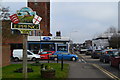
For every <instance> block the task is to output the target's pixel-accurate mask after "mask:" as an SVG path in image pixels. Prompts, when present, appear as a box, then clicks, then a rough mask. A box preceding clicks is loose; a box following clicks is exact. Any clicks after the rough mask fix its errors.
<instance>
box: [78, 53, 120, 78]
mask: <svg viewBox="0 0 120 80" xmlns="http://www.w3.org/2000/svg"><path fill="white" fill-rule="evenodd" d="M77 54H78V56H79V58H81V59H83V60H84V62H85V63H86V64H91V65H93V66H94V67H96V68H97V69H99V70H100V71H101V72H103V73H104V74H106V75H107V76H109V77H111V78H114V79H115V80H120V71H119V70H118V69H117V68H114V67H111V66H110V65H109V63H103V62H100V61H99V59H92V58H91V56H90V55H85V54H79V53H78V52H77ZM94 70H96V69H94ZM94 70H93V71H94ZM91 74H93V73H91ZM97 74H98V75H101V73H100V74H99V73H97Z"/></svg>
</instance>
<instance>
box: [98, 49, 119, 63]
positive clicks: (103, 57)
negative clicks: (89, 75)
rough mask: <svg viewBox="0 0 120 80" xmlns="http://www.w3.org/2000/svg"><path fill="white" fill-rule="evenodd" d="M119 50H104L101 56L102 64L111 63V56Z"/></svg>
mask: <svg viewBox="0 0 120 80" xmlns="http://www.w3.org/2000/svg"><path fill="white" fill-rule="evenodd" d="M116 51H117V49H107V50H104V51H103V52H102V54H101V56H100V62H104V63H108V62H109V61H110V56H111V55H113V54H114V53H115V52H116Z"/></svg>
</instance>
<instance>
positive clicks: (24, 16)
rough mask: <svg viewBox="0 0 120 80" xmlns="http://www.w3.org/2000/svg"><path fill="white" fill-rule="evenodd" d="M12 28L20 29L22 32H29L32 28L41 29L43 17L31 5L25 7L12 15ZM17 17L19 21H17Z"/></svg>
mask: <svg viewBox="0 0 120 80" xmlns="http://www.w3.org/2000/svg"><path fill="white" fill-rule="evenodd" d="M10 19H11V21H12V23H11V29H17V30H20V32H21V34H29V32H30V30H40V24H39V22H40V21H41V19H42V18H41V17H40V16H37V15H36V12H35V11H33V10H32V9H31V8H29V7H23V8H22V9H21V10H18V11H17V13H16V14H13V15H11V16H10ZM16 19H17V21H16Z"/></svg>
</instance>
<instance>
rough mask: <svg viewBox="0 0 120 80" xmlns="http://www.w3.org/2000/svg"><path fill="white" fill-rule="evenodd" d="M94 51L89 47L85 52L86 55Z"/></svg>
mask: <svg viewBox="0 0 120 80" xmlns="http://www.w3.org/2000/svg"><path fill="white" fill-rule="evenodd" d="M92 53H93V50H90V49H88V50H87V51H86V53H85V54H86V55H91V54H92Z"/></svg>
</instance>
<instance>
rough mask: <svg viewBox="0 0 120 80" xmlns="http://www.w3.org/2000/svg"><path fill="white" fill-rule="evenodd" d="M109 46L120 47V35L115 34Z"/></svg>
mask: <svg viewBox="0 0 120 80" xmlns="http://www.w3.org/2000/svg"><path fill="white" fill-rule="evenodd" d="M109 46H110V47H112V48H120V35H119V34H118V33H117V34H114V35H113V36H112V37H111V38H110V40H109Z"/></svg>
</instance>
